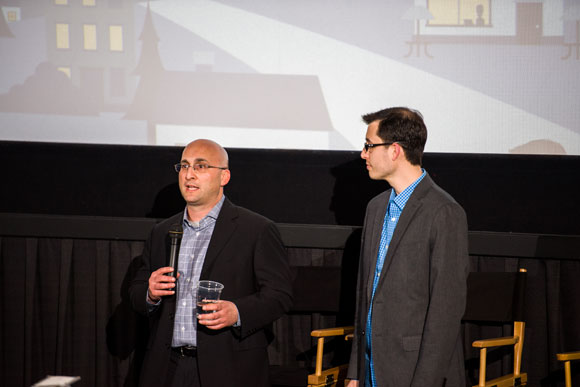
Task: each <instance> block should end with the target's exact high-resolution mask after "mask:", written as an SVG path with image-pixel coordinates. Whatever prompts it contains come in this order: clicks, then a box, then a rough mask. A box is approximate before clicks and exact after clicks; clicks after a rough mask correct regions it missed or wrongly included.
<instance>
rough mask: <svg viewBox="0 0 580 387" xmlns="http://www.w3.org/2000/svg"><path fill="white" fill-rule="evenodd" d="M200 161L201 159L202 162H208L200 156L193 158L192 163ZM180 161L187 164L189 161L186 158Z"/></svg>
mask: <svg viewBox="0 0 580 387" xmlns="http://www.w3.org/2000/svg"><path fill="white" fill-rule="evenodd" d="M202 161H203V162H206V163H209V161H207V160H206V159H202V158H197V159H195V160H193V163H194V164H196V163H199V162H202ZM181 162H182V163H187V164H189V161H187V160H185V159H183V160H181Z"/></svg>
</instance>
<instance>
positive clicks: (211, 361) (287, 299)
mask: <svg viewBox="0 0 580 387" xmlns="http://www.w3.org/2000/svg"><path fill="white" fill-rule="evenodd" d="M182 217H183V213H180V214H177V215H175V216H173V217H171V218H169V219H167V220H166V221H164V222H162V223H160V224H158V225H156V226H155V228H154V229H153V231H152V233H151V236H150V238H149V240H148V241H147V243H146V245H145V249H144V252H143V263H142V267H141V269H140V270H139V272H138V273H137V275H136V278H135V280H134V281H133V282H132V284H131V287H130V289H129V292H130V297H131V302H132V305H133V308H134V309H135V310H136V311H137V312H139V313H142V314H145V315H148V312H147V310H148V309H147V303H146V294H147V288H148V279H149V276H150V274H151V272H153V271H155V270H156V269H158V268H160V267H163V266H167V265H168V262H169V251H170V240H169V237H168V230H169V227H170V226H171V225H172V224H174V223H178V222H180V221H181V219H182ZM200 279H208V280H214V281H218V282H221V283H223V284H224V286H225V287H224V290H223V292H222V296H221V298H222V299H223V300H228V301H232V302H234V303H235V304H236V306H237V308H238V311H239V314H240V318H241V327H239V328H227V329H222V330H219V331H213V330H210V329H207V328H206V327H204V326H202V325H198V331H197V353H198V365H199V373H200V378H201V385H202V386H203V387H223V386H240V387H247V386H269V385H270V383H269V379H268V354H267V348H266V347H267V345H268V343H269V341H271V339H272V336H271V331H270V330H269V326H270V324H271V323H272V322H273V321H274V320H276V319H277V318H279V317H280V316H282V315H283V314H284V313H285V312H286V311H287V310H288V309H289V308H290V305H291V302H292V295H291V279H290V268H289V265H288V260H287V256H286V252H285V249H284V247H283V245H282V241H281V238H280V234H279V232H278V229H277V228H276V225H275V224H274V223H273V222H271V221H270V220H268V219H266V218H264V217H263V216H260V215H258V214H256V213H253V212H251V211H249V210H246V209H244V208H241V207H237V206H235V205H233V204H232V203H231V202H230V201H229V200H228V199H226V200H225V201H224V204H223V207H222V209H221V211H220V213H219V215H218V219H217V221H216V225H215V228H214V231H213V235H212V237H211V241H210V243H209V247H208V250H207V254H206V257H205V261H204V264H203V268H202V272H201V277H200ZM174 314H175V296H171V297H164V298H163V300H162V302H161V305H160V306H159V307H158V308H157V309H156V310H155V311H154V312H153V313H151V315H149V328H150V332H149V341H148V345H147V352H146V354H145V359H144V362H143V368H142V371H141V376H140V383H139V385H140V386H155V387H158V386H163V385H164V384H165V383H164V381H165V376H166V374H167V368H168V363H169V356H170V351H171V340H172V336H173V318H174Z"/></svg>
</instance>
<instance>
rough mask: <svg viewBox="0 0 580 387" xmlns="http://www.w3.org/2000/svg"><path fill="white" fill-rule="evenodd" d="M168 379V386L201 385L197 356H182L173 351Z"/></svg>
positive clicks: (189, 386) (195, 386)
mask: <svg viewBox="0 0 580 387" xmlns="http://www.w3.org/2000/svg"><path fill="white" fill-rule="evenodd" d="M166 380H167V382H168V383H167V386H172V387H201V382H200V380H199V371H198V367H197V356H182V355H181V354H180V353H178V352H175V351H171V356H170V360H169V369H168V370H167V378H166Z"/></svg>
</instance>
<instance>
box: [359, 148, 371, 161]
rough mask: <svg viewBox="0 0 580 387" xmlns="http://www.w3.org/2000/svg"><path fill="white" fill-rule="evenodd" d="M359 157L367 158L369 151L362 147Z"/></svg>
mask: <svg viewBox="0 0 580 387" xmlns="http://www.w3.org/2000/svg"><path fill="white" fill-rule="evenodd" d="M360 158H361V159H363V160H366V159H368V158H369V152H367V151H365V148H363V149H362V151H361V152H360Z"/></svg>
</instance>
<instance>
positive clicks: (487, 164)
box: [0, 142, 580, 235]
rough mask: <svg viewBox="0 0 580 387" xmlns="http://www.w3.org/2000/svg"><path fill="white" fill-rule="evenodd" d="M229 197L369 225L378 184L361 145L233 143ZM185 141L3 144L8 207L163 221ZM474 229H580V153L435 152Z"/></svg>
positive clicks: (174, 205) (287, 217)
mask: <svg viewBox="0 0 580 387" xmlns="http://www.w3.org/2000/svg"><path fill="white" fill-rule="evenodd" d="M228 151H229V154H230V167H231V171H232V180H231V181H230V183H229V184H228V186H227V188H226V195H227V196H228V197H229V198H230V199H232V201H234V202H235V203H236V204H238V205H241V206H245V207H248V208H250V209H252V210H254V211H257V212H259V213H262V214H263V215H265V216H267V217H269V218H271V219H272V220H274V221H276V222H279V223H302V224H328V225H334V224H338V225H361V224H362V218H363V216H364V209H365V206H366V203H367V202H368V200H369V199H370V198H371V197H373V196H374V195H376V194H377V193H379V192H380V191H382V190H384V189H385V188H387V187H388V186H387V184H386V183H385V182H376V181H371V180H370V179H369V178H368V174H367V172H366V169H365V166H364V162H363V161H362V160H361V159H360V157H359V152H352V151H297V150H260V149H228ZM180 156H181V148H180V147H152V146H117V145H81V144H50V143H30V142H29V143H27V142H0V176H2V182H3V188H2V190H0V212H14V213H39V214H62V215H91V216H93V215H94V216H119V217H154V218H164V217H167V216H170V215H172V214H174V213H176V212H178V211H180V210H182V209H183V206H184V202H183V200H182V199H181V196H180V194H179V190H178V188H177V183H176V180H177V176H176V173H175V172H174V171H173V169H172V165H173V164H175V163H177V162H178V161H179V159H180ZM424 167H425V168H426V169H427V171H428V172H429V173H430V174H431V176H432V177H433V178H434V180H435V181H436V182H437V183H438V184H439V185H440V186H441V187H443V188H444V189H445V190H447V191H448V192H449V193H450V194H451V195H452V196H454V197H455V199H456V200H457V201H458V202H459V203H460V204H461V205H463V207H464V208H465V210H466V212H467V216H468V221H469V228H470V230H478V231H497V232H524V233H540V234H563V235H578V234H580V222H578V219H579V218H580V205H578V198H579V197H580V181H579V180H580V179H579V172H578V171H580V157H578V156H540V155H497V154H456V153H427V154H426V155H425V157H424Z"/></svg>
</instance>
